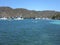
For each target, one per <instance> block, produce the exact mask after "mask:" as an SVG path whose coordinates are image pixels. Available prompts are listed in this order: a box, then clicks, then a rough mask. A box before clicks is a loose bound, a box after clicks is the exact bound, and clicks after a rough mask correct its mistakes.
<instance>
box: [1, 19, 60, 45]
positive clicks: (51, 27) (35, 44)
mask: <svg viewBox="0 0 60 45" xmlns="http://www.w3.org/2000/svg"><path fill="white" fill-rule="evenodd" d="M0 45H60V20H35V19H24V20H0Z"/></svg>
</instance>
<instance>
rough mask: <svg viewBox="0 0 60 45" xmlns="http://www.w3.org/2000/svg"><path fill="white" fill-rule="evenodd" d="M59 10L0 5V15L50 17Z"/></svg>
mask: <svg viewBox="0 0 60 45" xmlns="http://www.w3.org/2000/svg"><path fill="white" fill-rule="evenodd" d="M58 13H60V12H58V11H53V10H44V11H35V10H28V9H24V8H16V9H13V8H11V7H0V17H20V16H21V17H23V18H43V17H44V18H52V17H53V16H54V15H56V14H58Z"/></svg>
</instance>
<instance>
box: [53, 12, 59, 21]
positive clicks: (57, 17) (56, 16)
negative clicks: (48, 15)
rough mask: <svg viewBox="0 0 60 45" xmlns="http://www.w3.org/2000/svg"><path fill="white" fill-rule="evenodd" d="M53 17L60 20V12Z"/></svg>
mask: <svg viewBox="0 0 60 45" xmlns="http://www.w3.org/2000/svg"><path fill="white" fill-rule="evenodd" d="M52 19H59V20H60V14H59V13H58V14H56V15H54V16H52Z"/></svg>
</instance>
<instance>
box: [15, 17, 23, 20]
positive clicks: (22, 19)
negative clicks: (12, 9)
mask: <svg viewBox="0 0 60 45" xmlns="http://www.w3.org/2000/svg"><path fill="white" fill-rule="evenodd" d="M14 20H23V18H20V17H18V18H14Z"/></svg>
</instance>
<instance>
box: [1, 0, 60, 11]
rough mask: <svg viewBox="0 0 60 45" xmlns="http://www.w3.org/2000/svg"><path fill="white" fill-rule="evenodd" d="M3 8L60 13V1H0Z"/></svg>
mask: <svg viewBox="0 0 60 45" xmlns="http://www.w3.org/2000/svg"><path fill="white" fill-rule="evenodd" d="M1 6H8V7H12V8H26V9H29V10H39V11H42V10H55V11H60V0H0V7H1Z"/></svg>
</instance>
